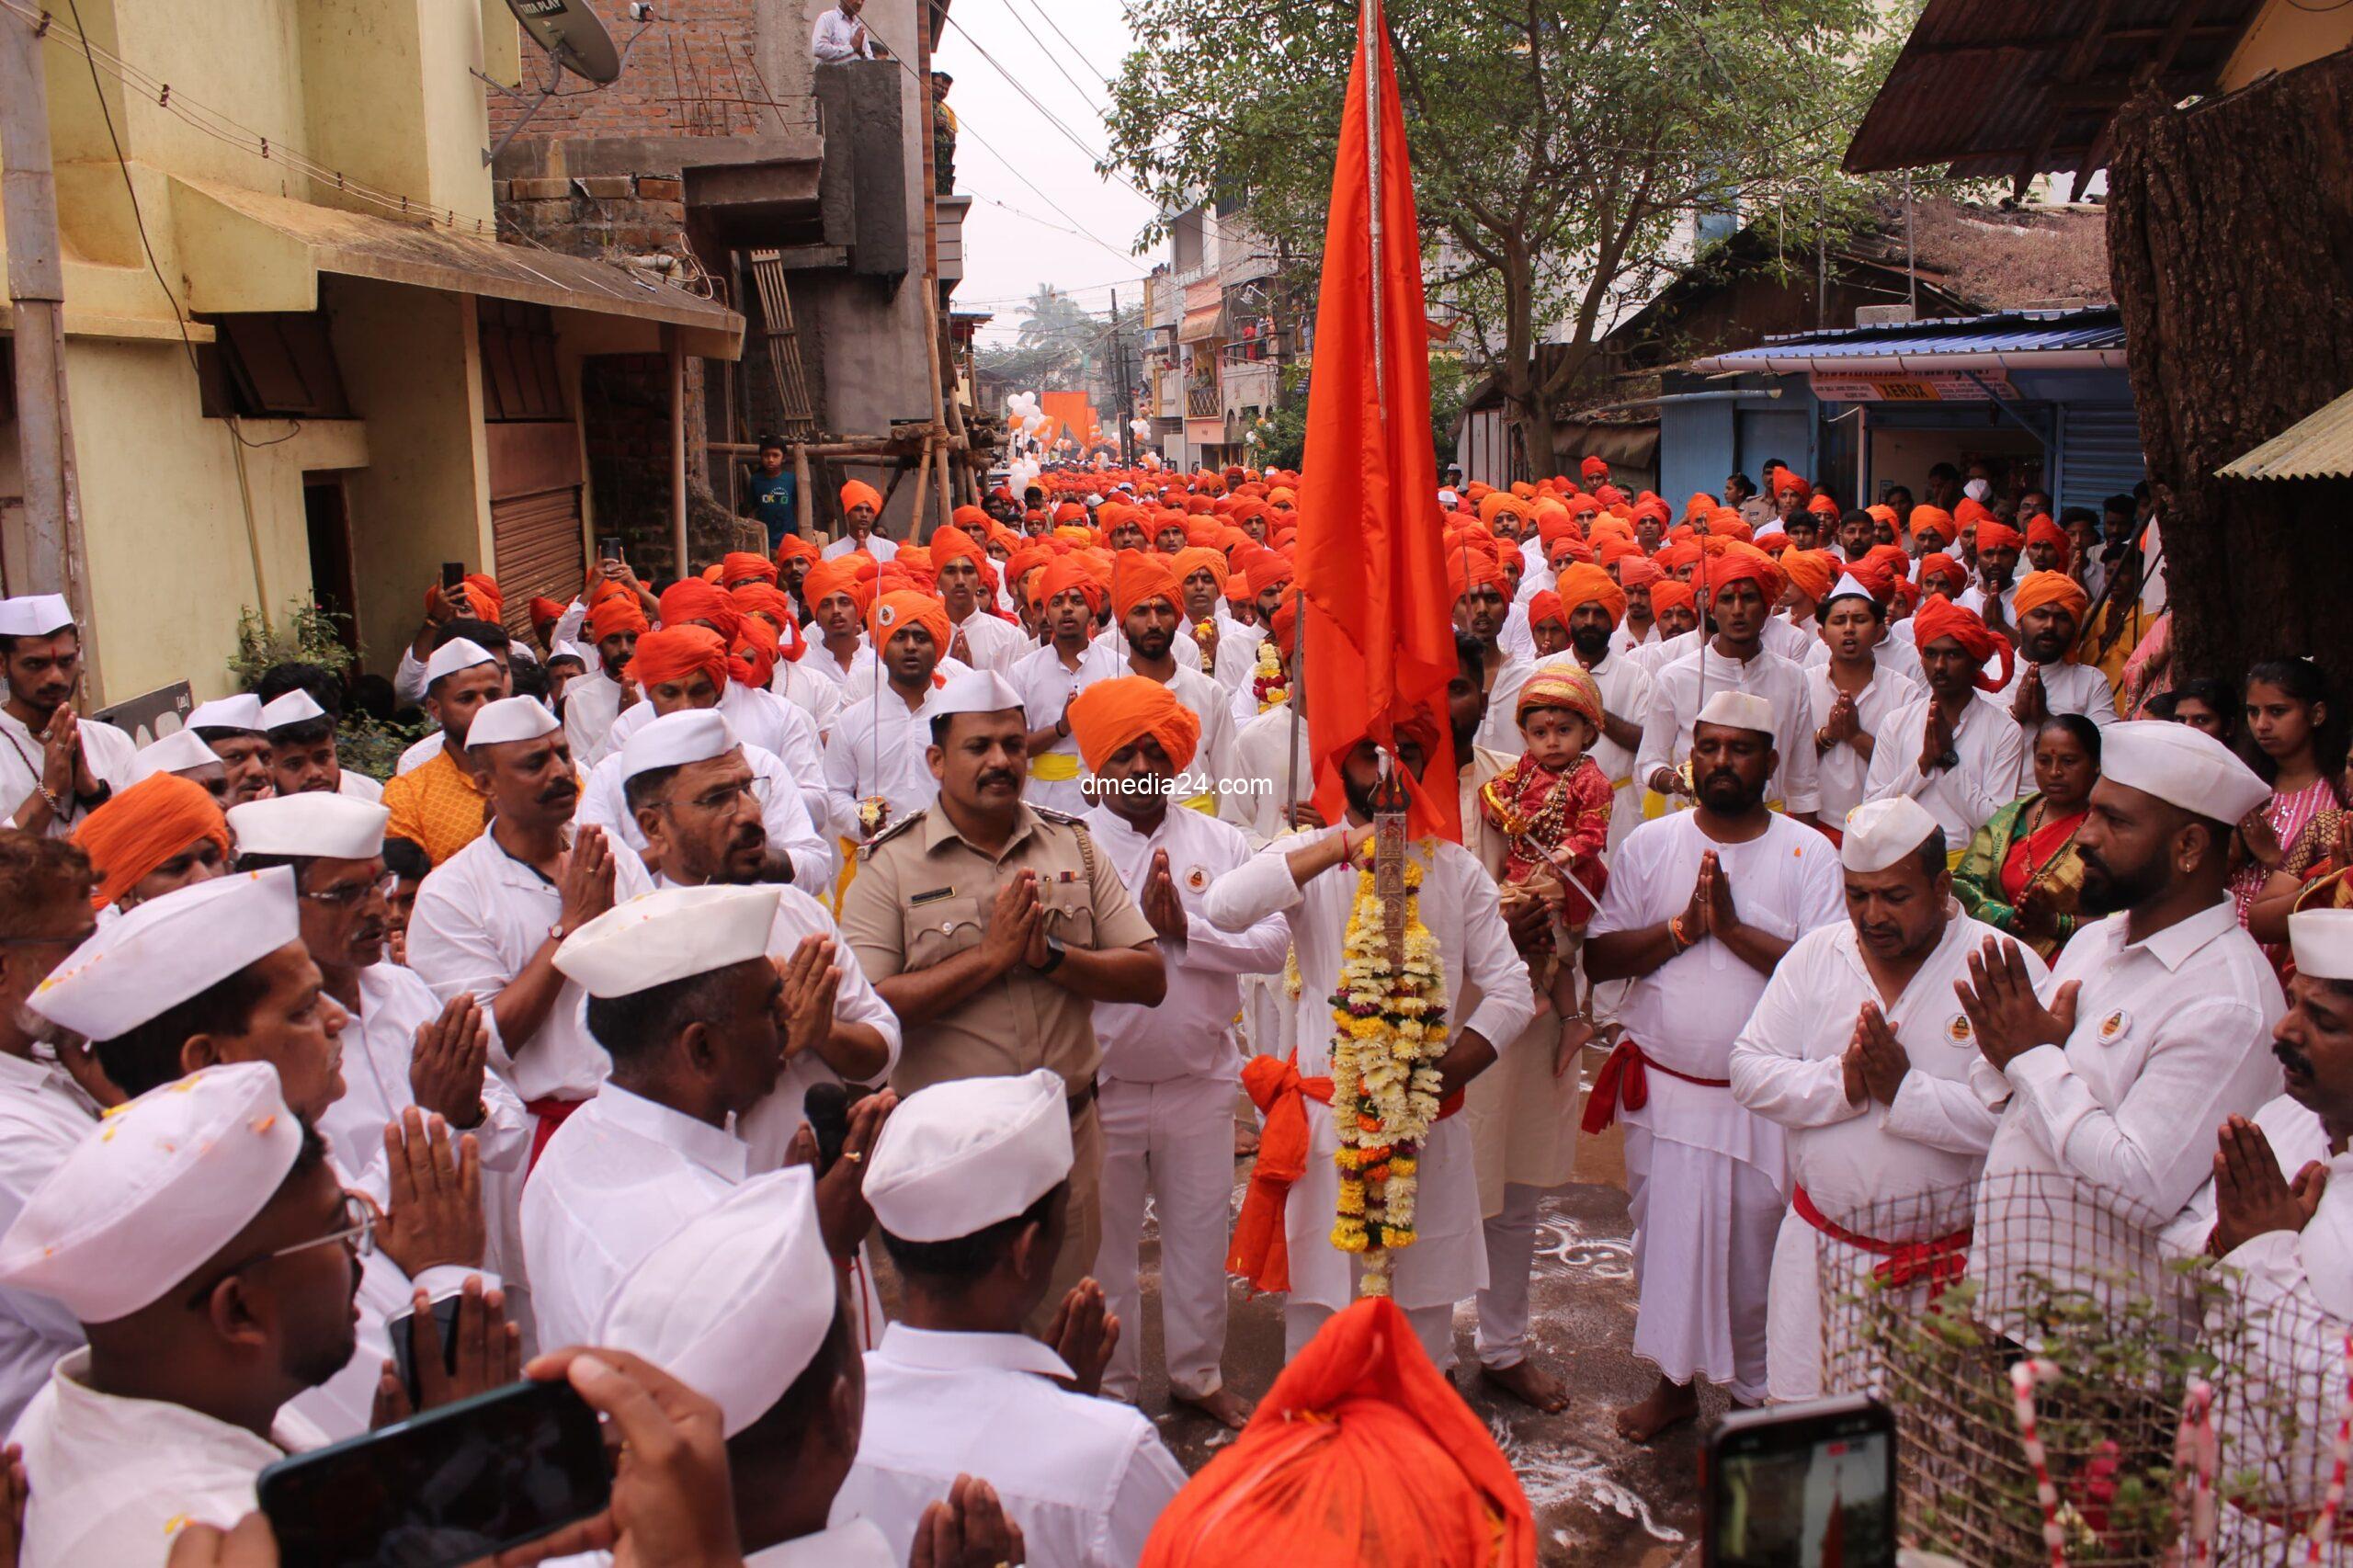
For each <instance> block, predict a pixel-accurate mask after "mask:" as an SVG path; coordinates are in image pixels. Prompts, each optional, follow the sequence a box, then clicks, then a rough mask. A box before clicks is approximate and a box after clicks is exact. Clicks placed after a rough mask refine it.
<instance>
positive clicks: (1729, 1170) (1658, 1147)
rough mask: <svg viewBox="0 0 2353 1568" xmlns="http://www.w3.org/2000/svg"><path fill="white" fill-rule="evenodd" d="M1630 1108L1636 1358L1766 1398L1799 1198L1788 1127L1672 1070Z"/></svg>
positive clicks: (1749, 1400) (1680, 1378) (1680, 1376)
mask: <svg viewBox="0 0 2353 1568" xmlns="http://www.w3.org/2000/svg"><path fill="white" fill-rule="evenodd" d="M1620 1115H1621V1116H1622V1117H1623V1119H1624V1121H1625V1124H1626V1196H1627V1207H1628V1210H1629V1212H1630V1214H1631V1218H1632V1221H1633V1226H1634V1278H1635V1284H1636V1289H1637V1290H1638V1291H1639V1292H1640V1305H1639V1306H1638V1308H1637V1310H1636V1315H1635V1320H1634V1355H1635V1357H1636V1358H1638V1359H1641V1360H1644V1361H1648V1362H1650V1363H1651V1364H1652V1365H1653V1366H1654V1367H1656V1368H1657V1369H1659V1371H1660V1373H1661V1374H1662V1375H1664V1376H1665V1377H1666V1378H1667V1379H1669V1380H1670V1381H1675V1382H1678V1383H1688V1382H1689V1381H1691V1380H1692V1379H1693V1378H1695V1377H1700V1378H1705V1379H1707V1380H1708V1381H1710V1382H1711V1383H1717V1384H1720V1385H1722V1387H1723V1388H1725V1389H1726V1390H1727V1391H1729V1392H1731V1394H1732V1396H1733V1399H1735V1400H1737V1401H1738V1402H1740V1403H1744V1404H1756V1403H1762V1402H1763V1401H1764V1399H1765V1397H1766V1392H1767V1385H1766V1367H1767V1349H1766V1303H1767V1293H1768V1281H1769V1280H1770V1279H1771V1278H1772V1272H1773V1248H1774V1242H1775V1239H1776V1237H1777V1235H1778V1234H1779V1230H1780V1224H1781V1216H1782V1213H1783V1211H1784V1210H1785V1208H1786V1206H1787V1203H1788V1199H1787V1198H1786V1197H1785V1196H1784V1194H1783V1192H1782V1187H1783V1185H1784V1183H1785V1181H1786V1179H1787V1177H1786V1175H1785V1168H1786V1165H1785V1160H1784V1155H1783V1141H1782V1136H1781V1130H1780V1129H1779V1127H1776V1126H1774V1125H1773V1124H1772V1123H1771V1122H1768V1121H1766V1120H1764V1119H1761V1118H1757V1117H1753V1116H1750V1115H1749V1114H1748V1113H1747V1112H1746V1111H1745V1110H1743V1109H1741V1108H1740V1107H1739V1106H1738V1105H1737V1104H1736V1103H1734V1102H1733V1097H1732V1095H1731V1093H1730V1092H1729V1091H1727V1090H1724V1089H1716V1088H1707V1087H1702V1086H1701V1085H1697V1084H1686V1083H1683V1082H1682V1081H1680V1080H1679V1079H1675V1078H1670V1077H1668V1076H1667V1075H1666V1074H1664V1073H1654V1074H1651V1075H1650V1103H1649V1104H1648V1105H1647V1106H1645V1107H1643V1108H1642V1109H1640V1110H1631V1109H1628V1110H1624V1111H1621V1112H1620ZM1687 1138H1688V1139H1690V1140H1693V1141H1691V1142H1685V1141H1684V1140H1685V1139H1687ZM1701 1140H1704V1142H1705V1143H1706V1144H1712V1145H1714V1146H1713V1147H1708V1146H1703V1143H1702V1142H1701Z"/></svg>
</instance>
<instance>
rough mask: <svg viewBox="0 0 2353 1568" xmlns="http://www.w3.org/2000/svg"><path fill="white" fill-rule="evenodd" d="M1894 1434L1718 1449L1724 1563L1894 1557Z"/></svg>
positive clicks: (1861, 1564) (1719, 1543)
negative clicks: (1726, 1449) (1891, 1480)
mask: <svg viewBox="0 0 2353 1568" xmlns="http://www.w3.org/2000/svg"><path fill="white" fill-rule="evenodd" d="M1893 1445H1894V1438H1893V1437H1891V1436H1890V1435H1889V1434H1887V1433H1885V1432H1865V1433H1859V1434H1848V1435H1844V1436H1833V1435H1829V1434H1824V1435H1822V1436H1820V1437H1815V1438H1814V1439H1813V1440H1812V1441H1810V1442H1807V1443H1805V1444H1803V1445H1802V1446H1800V1445H1790V1446H1787V1447H1781V1446H1776V1447H1772V1448H1760V1449H1754V1450H1751V1451H1746V1452H1725V1453H1722V1454H1720V1455H1719V1458H1718V1463H1719V1465H1720V1467H1721V1471H1722V1473H1721V1476H1720V1478H1719V1480H1718V1482H1717V1487H1718V1491H1717V1494H1716V1495H1717V1506H1716V1515H1715V1534H1716V1540H1715V1548H1716V1555H1715V1561H1716V1562H1717V1563H1718V1564H1720V1565H1721V1568H1869V1565H1872V1564H1879V1563H1892V1562H1894V1561H1895V1496H1894V1493H1893V1489H1892V1488H1891V1486H1890V1485H1889V1481H1890V1478H1891V1477H1892V1476H1893V1474H1894V1471H1895V1461H1894V1452H1893Z"/></svg>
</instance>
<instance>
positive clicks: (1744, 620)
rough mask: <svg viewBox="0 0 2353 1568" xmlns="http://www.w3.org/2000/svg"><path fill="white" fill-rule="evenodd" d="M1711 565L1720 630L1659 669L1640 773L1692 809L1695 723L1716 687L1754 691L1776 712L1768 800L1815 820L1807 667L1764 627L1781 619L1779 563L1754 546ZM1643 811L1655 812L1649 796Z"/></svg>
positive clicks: (1651, 786)
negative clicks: (1777, 645)
mask: <svg viewBox="0 0 2353 1568" xmlns="http://www.w3.org/2000/svg"><path fill="white" fill-rule="evenodd" d="M1705 570H1706V572H1707V574H1708V585H1709V591H1711V592H1712V594H1713V595H1714V605H1713V608H1714V613H1715V622H1716V631H1715V634H1714V635H1713V636H1712V637H1708V638H1707V639H1706V641H1705V642H1700V643H1697V644H1695V645H1694V647H1693V648H1692V650H1691V652H1690V653H1686V654H1684V655H1682V656H1681V657H1679V658H1677V659H1674V660H1673V661H1672V662H1670V663H1668V664H1666V665H1664V666H1662V667H1659V668H1657V670H1656V672H1655V679H1654V683H1653V692H1652V698H1651V707H1650V714H1649V717H1648V719H1647V720H1646V721H1645V722H1644V723H1643V744H1642V748H1641V752H1640V755H1639V756H1637V757H1636V758H1635V761H1634V771H1635V773H1636V774H1637V775H1638V776H1639V777H1640V778H1642V779H1643V786H1644V788H1645V789H1646V790H1648V791H1649V792H1650V793H1651V794H1654V795H1656V796H1658V797H1659V798H1660V800H1661V801H1662V809H1663V810H1667V811H1688V810H1689V809H1690V806H1691V802H1692V800H1693V795H1694V790H1695V789H1696V787H1697V780H1696V779H1695V780H1689V781H1687V780H1685V779H1684V778H1682V776H1681V769H1682V766H1683V763H1684V761H1685V759H1686V758H1687V757H1688V756H1689V755H1690V750H1691V744H1692V741H1691V733H1692V726H1693V725H1694V724H1695V723H1696V722H1698V721H1699V714H1700V712H1701V711H1702V710H1704V709H1705V708H1706V707H1707V706H1708V704H1709V702H1710V701H1711V700H1712V699H1714V697H1715V695H1716V694H1717V693H1718V692H1722V691H1732V692H1736V693H1739V694H1741V695H1743V696H1752V697H1756V698H1759V699H1763V701H1764V702H1765V703H1766V705H1767V707H1768V709H1769V710H1770V712H1771V714H1772V719H1773V745H1772V752H1773V756H1774V757H1775V762H1774V767H1773V773H1772V777H1771V778H1768V780H1767V782H1766V791H1765V800H1766V803H1767V804H1768V806H1771V807H1773V808H1775V809H1776V810H1780V811H1786V812H1788V813H1789V814H1790V816H1793V817H1796V818H1798V819H1799V820H1801V821H1803V822H1811V821H1813V813H1814V812H1815V810H1816V808H1817V807H1818V806H1819V804H1820V790H1819V788H1818V786H1817V784H1816V782H1815V778H1814V753H1813V743H1812V740H1811V736H1812V734H1813V726H1812V725H1811V724H1810V723H1809V722H1807V721H1808V718H1809V716H1810V714H1811V711H1812V708H1811V704H1810V702H1809V701H1808V699H1807V696H1806V687H1805V672H1804V670H1803V669H1802V668H1800V667H1799V666H1798V665H1795V664H1792V663H1791V662H1790V660H1788V659H1786V658H1783V657H1782V656H1781V655H1780V654H1779V653H1774V652H1773V651H1772V650H1771V649H1770V648H1768V647H1767V646H1765V642H1764V636H1765V628H1766V626H1767V625H1768V623H1769V622H1771V621H1772V620H1773V619H1774V616H1773V601H1774V600H1775V599H1776V598H1778V597H1779V591H1780V571H1779V568H1778V567H1776V566H1775V565H1774V564H1773V563H1772V562H1771V561H1769V560H1768V559H1766V558H1765V557H1764V556H1763V555H1762V554H1757V553H1751V554H1745V555H1739V554H1726V555H1722V556H1718V557H1713V558H1711V559H1710V560H1709V561H1708V562H1707V565H1706V567H1705ZM1780 624H1782V625H1784V626H1786V625H1788V624H1789V623H1788V622H1787V621H1783V622H1781V623H1780ZM1699 630H1700V631H1702V632H1704V630H1705V629H1704V628H1700V629H1699ZM1643 814H1645V815H1650V814H1653V813H1652V812H1650V810H1649V805H1648V802H1647V801H1645V802H1644V808H1643Z"/></svg>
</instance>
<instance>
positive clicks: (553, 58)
mask: <svg viewBox="0 0 2353 1568" xmlns="http://www.w3.org/2000/svg"><path fill="white" fill-rule="evenodd" d="M506 8H507V9H508V10H510V11H512V12H514V13H515V20H516V21H517V24H519V25H520V26H521V27H522V29H523V30H524V31H525V32H527V33H529V34H530V35H531V41H532V42H533V43H536V44H538V45H539V46H540V49H541V50H543V51H545V52H546V54H547V57H548V74H547V80H546V81H544V82H543V83H541V84H540V90H539V92H538V93H537V94H531V93H524V92H518V91H517V90H516V89H515V88H513V87H510V86H508V85H506V83H504V82H501V81H497V80H495V79H494V78H492V77H489V76H484V75H483V74H482V73H481V72H479V71H476V72H475V73H474V74H475V75H476V76H481V77H482V80H483V83H484V84H485V85H488V86H490V87H491V88H492V89H493V90H494V91H495V92H497V93H499V94H501V95H502V96H504V97H510V98H513V99H514V100H515V101H516V102H517V103H519V104H522V105H524V106H526V107H525V108H524V110H523V117H522V118H521V119H517V121H516V122H515V123H514V124H513V125H510V126H508V127H507V128H506V135H504V136H501V137H500V138H499V139H498V142H497V144H496V145H494V146H492V147H489V148H486V149H485V150H484V151H483V155H482V161H483V163H484V164H485V165H487V164H490V163H492V162H494V161H495V160H496V159H497V157H498V154H499V153H504V152H505V151H506V144H507V143H508V142H512V141H514V140H515V136H516V133H517V131H521V130H522V129H523V127H524V126H526V125H528V124H529V123H530V120H531V117H532V116H533V115H535V114H537V113H539V112H540V108H541V106H543V105H544V104H546V102H547V101H548V100H549V99H550V98H551V97H555V91H556V87H557V86H558V85H559V84H561V83H562V82H563V74H564V73H565V72H567V71H569V72H571V73H572V74H574V75H575V76H577V77H579V78H580V79H581V80H582V81H584V82H586V83H588V84H590V85H593V86H598V87H608V86H610V85H612V84H614V83H615V82H618V81H620V75H621V67H622V66H623V65H625V64H627V63H628V62H629V55H630V51H631V50H632V49H635V48H636V47H637V40H639V39H642V38H643V37H644V36H645V30H646V29H647V28H651V27H652V26H653V25H654V19H655V18H654V7H653V6H650V5H647V4H643V3H642V0H641V3H639V4H636V5H632V6H630V7H629V15H630V19H631V21H634V22H635V23H637V25H638V27H637V31H635V32H633V33H631V34H630V36H629V42H628V43H626V44H624V45H622V46H621V47H620V48H619V49H615V48H614V47H613V39H612V35H611V34H610V33H608V32H607V31H606V30H605V24H604V23H603V22H602V21H600V20H598V19H597V13H596V12H594V11H592V10H590V9H589V8H588V0H506Z"/></svg>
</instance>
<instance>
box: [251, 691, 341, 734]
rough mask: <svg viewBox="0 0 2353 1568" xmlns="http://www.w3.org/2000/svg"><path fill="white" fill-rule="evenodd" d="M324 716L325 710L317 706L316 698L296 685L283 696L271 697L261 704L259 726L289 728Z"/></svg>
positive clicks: (264, 727)
mask: <svg viewBox="0 0 2353 1568" xmlns="http://www.w3.org/2000/svg"><path fill="white" fill-rule="evenodd" d="M326 716H327V710H325V709H324V708H322V707H320V706H319V704H318V699H316V698H314V697H313V696H312V695H311V694H310V693H309V692H307V691H304V690H303V689H302V688H301V687H295V688H294V689H293V690H292V691H290V692H288V693H287V694H286V695H285V696H283V697H278V698H273V699H270V700H269V701H268V702H266V703H264V704H262V710H261V727H262V728H263V729H265V730H285V729H291V728H292V727H293V726H294V725H296V724H307V723H309V722H311V721H312V720H313V719H324V718H325V717H326Z"/></svg>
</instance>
